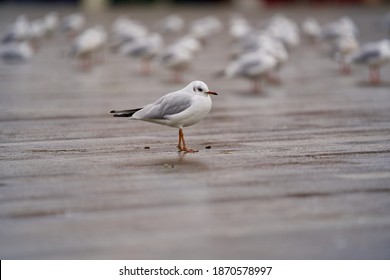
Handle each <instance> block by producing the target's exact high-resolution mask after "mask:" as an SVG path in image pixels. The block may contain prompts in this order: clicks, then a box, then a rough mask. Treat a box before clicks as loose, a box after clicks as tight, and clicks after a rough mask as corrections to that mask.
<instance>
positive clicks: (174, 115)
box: [110, 81, 217, 153]
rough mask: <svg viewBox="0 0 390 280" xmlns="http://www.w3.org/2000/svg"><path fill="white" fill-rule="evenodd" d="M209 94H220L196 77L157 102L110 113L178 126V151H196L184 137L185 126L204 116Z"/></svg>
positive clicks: (208, 107)
mask: <svg viewBox="0 0 390 280" xmlns="http://www.w3.org/2000/svg"><path fill="white" fill-rule="evenodd" d="M210 95H217V93H216V92H213V91H210V90H209V88H208V87H207V85H206V84H205V83H204V82H201V81H193V82H191V83H190V84H188V85H187V86H186V87H185V88H183V89H181V90H178V91H175V92H171V93H168V94H166V95H164V96H163V97H161V98H160V99H158V100H157V101H156V102H154V103H151V104H148V105H146V106H145V107H143V108H138V109H130V110H122V111H117V110H113V111H111V112H110V113H112V114H114V115H113V116H114V117H126V118H129V119H130V120H142V121H147V122H152V123H157V124H162V125H167V126H171V127H176V128H178V129H179V143H178V145H177V148H178V149H179V152H187V153H194V152H197V151H196V150H192V149H188V148H187V147H186V143H185V141H184V134H183V127H187V126H191V125H194V124H196V123H198V122H199V121H201V120H203V119H204V118H205V117H206V116H207V115H208V113H209V112H210V110H211V105H212V102H211V98H210Z"/></svg>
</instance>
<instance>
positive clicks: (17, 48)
mask: <svg viewBox="0 0 390 280" xmlns="http://www.w3.org/2000/svg"><path fill="white" fill-rule="evenodd" d="M33 54H34V51H33V49H32V47H31V46H30V44H28V43H27V42H10V43H7V44H3V45H0V57H1V58H2V59H3V60H5V61H7V62H19V61H26V60H28V59H30V58H31V57H32V56H33Z"/></svg>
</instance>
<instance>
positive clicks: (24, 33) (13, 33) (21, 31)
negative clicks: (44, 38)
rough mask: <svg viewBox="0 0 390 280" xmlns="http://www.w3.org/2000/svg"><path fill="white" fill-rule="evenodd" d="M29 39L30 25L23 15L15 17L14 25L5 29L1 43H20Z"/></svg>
mask: <svg viewBox="0 0 390 280" xmlns="http://www.w3.org/2000/svg"><path fill="white" fill-rule="evenodd" d="M29 37H30V24H29V22H28V19H27V17H26V16H25V15H20V16H18V17H17V19H16V21H15V23H14V24H13V25H12V26H10V27H9V28H8V29H7V32H6V34H5V35H4V36H3V37H2V39H1V42H2V43H12V42H22V41H26V40H28V39H29Z"/></svg>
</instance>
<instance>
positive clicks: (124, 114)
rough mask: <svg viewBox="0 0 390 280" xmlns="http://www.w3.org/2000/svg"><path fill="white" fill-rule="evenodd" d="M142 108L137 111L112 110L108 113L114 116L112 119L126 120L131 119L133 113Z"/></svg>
mask: <svg viewBox="0 0 390 280" xmlns="http://www.w3.org/2000/svg"><path fill="white" fill-rule="evenodd" d="M141 109H142V108H137V109H130V110H121V111H118V110H112V111H111V112H110V113H111V114H114V115H113V117H123V118H128V117H131V116H132V115H133V114H134V113H135V112H138V111H139V110H141Z"/></svg>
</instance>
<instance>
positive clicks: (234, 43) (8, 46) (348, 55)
mask: <svg viewBox="0 0 390 280" xmlns="http://www.w3.org/2000/svg"><path fill="white" fill-rule="evenodd" d="M389 23H390V21H389ZM86 24H87V20H86V18H85V16H84V15H83V14H81V13H74V14H71V15H68V16H65V17H64V18H62V19H60V18H59V16H58V14H57V13H55V12H50V13H48V14H47V15H45V16H44V17H42V18H39V19H36V20H31V21H30V20H29V19H28V18H27V16H25V15H20V16H18V17H17V18H16V20H15V22H14V23H12V24H10V26H9V27H8V29H7V30H6V32H5V34H3V36H2V38H1V45H0V56H1V58H2V59H3V60H5V61H27V60H29V59H30V58H32V57H33V56H34V54H35V53H36V52H37V51H39V48H40V46H41V45H43V42H44V41H45V40H47V39H46V38H50V37H52V36H53V35H54V34H55V33H58V32H61V33H62V34H64V35H63V36H66V37H67V38H68V42H69V46H68V51H67V52H66V54H67V56H68V57H73V58H75V59H77V60H78V61H79V67H80V68H81V69H83V70H89V69H90V68H91V67H93V65H94V64H95V63H96V61H99V57H101V58H102V57H103V55H104V52H106V51H107V49H110V50H111V51H112V52H114V53H116V54H117V55H121V56H123V57H132V58H135V59H138V60H139V64H140V74H141V75H150V74H151V73H152V66H153V65H155V64H156V62H158V64H160V65H161V66H162V67H163V68H165V69H167V70H169V71H171V72H172V80H173V81H175V82H180V81H181V80H182V74H183V73H184V72H185V71H186V70H187V69H189V66H190V65H191V63H193V62H194V58H195V57H196V55H197V54H198V53H199V52H201V51H207V47H208V41H209V40H213V38H215V37H216V35H218V33H220V32H222V31H223V29H224V26H223V24H222V22H221V20H220V19H218V18H217V17H215V16H207V17H203V18H199V19H196V20H194V21H192V22H191V23H190V24H186V22H185V20H184V19H183V18H182V17H181V16H179V15H169V16H167V17H165V18H163V19H161V20H160V21H158V22H157V24H155V25H154V26H153V27H152V28H148V27H147V26H146V25H145V24H143V23H142V22H141V21H139V20H134V19H130V18H128V17H125V16H121V17H118V18H117V19H115V21H114V22H113V23H112V26H111V29H110V32H107V31H106V29H105V28H104V27H103V26H101V25H96V26H94V27H89V28H87V27H86ZM187 25H188V26H187ZM186 26H187V28H186ZM152 29H153V31H151V30H152ZM185 29H186V30H185ZM225 29H227V30H228V32H229V34H230V38H231V44H229V45H230V56H229V59H230V62H229V61H227V62H226V65H225V67H224V69H222V70H220V71H218V72H217V73H213V74H214V76H216V77H225V78H236V77H241V78H246V79H248V80H249V81H250V82H251V83H252V85H253V87H252V90H253V92H260V91H261V87H262V86H261V85H262V84H263V82H262V81H263V80H266V81H268V82H274V83H275V82H276V83H278V82H280V80H281V79H280V69H282V68H283V66H284V65H285V64H286V63H288V61H289V58H290V56H291V55H293V50H294V49H295V48H297V47H298V46H299V45H300V44H301V41H302V40H305V41H306V42H308V43H311V44H324V45H326V46H328V50H329V53H330V54H331V55H330V56H331V57H332V59H333V60H335V61H336V62H337V63H339V64H340V72H341V73H342V74H348V73H350V71H351V65H353V64H364V65H367V66H368V67H369V69H370V82H371V83H372V84H379V83H381V79H380V72H379V69H380V66H381V65H383V64H385V63H388V62H390V40H388V39H383V40H379V41H375V42H367V43H365V44H360V43H359V41H358V36H359V30H358V28H357V26H356V24H355V23H354V22H353V21H352V19H350V18H349V17H342V18H340V19H338V20H335V21H332V22H329V23H326V24H324V25H320V24H319V22H318V21H317V20H316V19H315V18H306V19H304V20H303V21H302V22H301V23H297V22H294V21H293V20H291V19H289V18H287V17H286V16H283V15H275V16H273V17H271V18H270V19H267V20H264V21H261V22H259V23H258V24H257V25H255V24H253V23H251V22H249V21H248V20H247V19H246V18H245V17H243V16H241V15H237V14H235V15H232V16H231V18H230V20H229V23H228V25H227V26H226V27H225ZM183 34H185V35H183ZM384 37H385V36H384ZM165 38H170V39H171V40H170V43H169V44H166V43H165V42H164V41H165V40H164V39H165Z"/></svg>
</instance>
